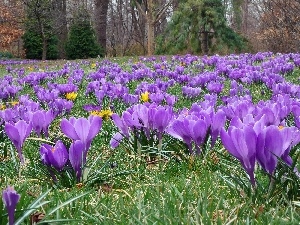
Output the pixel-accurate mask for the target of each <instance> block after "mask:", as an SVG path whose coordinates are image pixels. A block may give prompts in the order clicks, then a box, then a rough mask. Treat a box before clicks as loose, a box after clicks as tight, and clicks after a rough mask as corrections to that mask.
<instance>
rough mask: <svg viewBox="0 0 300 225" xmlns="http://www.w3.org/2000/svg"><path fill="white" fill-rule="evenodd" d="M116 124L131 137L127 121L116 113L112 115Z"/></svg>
mask: <svg viewBox="0 0 300 225" xmlns="http://www.w3.org/2000/svg"><path fill="white" fill-rule="evenodd" d="M111 118H112V120H113V121H114V124H115V125H116V126H117V127H118V128H119V130H120V131H121V132H122V133H123V134H124V135H125V136H126V137H129V132H128V126H127V125H126V124H125V122H124V121H123V120H122V119H121V118H120V116H119V115H118V114H116V113H114V114H112V116H111Z"/></svg>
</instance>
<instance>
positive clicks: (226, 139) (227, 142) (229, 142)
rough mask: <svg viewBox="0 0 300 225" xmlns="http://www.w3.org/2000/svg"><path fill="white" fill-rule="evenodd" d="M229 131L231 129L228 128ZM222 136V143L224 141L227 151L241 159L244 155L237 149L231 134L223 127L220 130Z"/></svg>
mask: <svg viewBox="0 0 300 225" xmlns="http://www.w3.org/2000/svg"><path fill="white" fill-rule="evenodd" d="M229 129H232V127H229ZM228 132H229V130H228ZM220 137H221V140H222V143H223V145H224V147H225V148H226V149H227V151H228V152H229V153H230V154H231V155H233V156H234V157H236V158H237V159H239V160H241V159H242V156H241V155H240V153H239V152H238V151H237V149H236V147H235V145H234V144H233V141H232V138H231V137H230V136H229V134H228V133H227V132H226V131H225V129H224V128H222V129H221V131H220Z"/></svg>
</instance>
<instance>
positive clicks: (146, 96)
mask: <svg viewBox="0 0 300 225" xmlns="http://www.w3.org/2000/svg"><path fill="white" fill-rule="evenodd" d="M141 100H142V102H149V92H148V91H145V92H144V93H141Z"/></svg>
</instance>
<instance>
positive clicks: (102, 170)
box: [0, 58, 300, 225]
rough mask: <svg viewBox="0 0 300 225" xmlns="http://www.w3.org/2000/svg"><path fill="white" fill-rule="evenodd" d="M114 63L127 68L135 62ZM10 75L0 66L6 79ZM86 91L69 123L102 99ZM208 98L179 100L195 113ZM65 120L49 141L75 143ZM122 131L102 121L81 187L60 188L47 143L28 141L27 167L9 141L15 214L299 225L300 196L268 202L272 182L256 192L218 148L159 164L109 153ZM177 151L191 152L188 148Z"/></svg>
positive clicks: (0, 170) (66, 219)
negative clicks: (45, 153) (43, 154)
mask: <svg viewBox="0 0 300 225" xmlns="http://www.w3.org/2000/svg"><path fill="white" fill-rule="evenodd" d="M113 60H114V62H117V63H120V64H122V63H123V64H124V65H125V66H126V64H125V62H127V60H128V59H127V58H126V59H125V58H123V59H113ZM61 63H62V62H61ZM86 70H87V71H88V70H90V68H88V67H86ZM4 73H5V71H4V69H3V68H1V67H0V77H1V75H3V74H4ZM298 77H299V69H298V70H296V71H295V72H294V73H292V74H291V75H289V76H287V79H289V81H291V82H295V83H296V82H297V81H298V82H299V79H298ZM86 84H87V83H86V82H83V84H82V88H81V89H80V90H79V92H78V98H77V99H76V101H75V102H74V108H73V109H72V111H71V114H70V115H68V116H75V117H80V116H84V117H87V115H88V114H87V112H84V111H83V110H82V106H83V105H85V104H92V103H95V98H93V97H87V96H86V95H85V93H84V91H85V85H86ZM137 85H138V82H135V81H131V82H130V83H129V84H128V86H129V87H130V88H131V90H133V89H134V88H135V87H136V86H137ZM229 86H230V84H229V83H228V82H225V89H224V92H226V93H228V91H229ZM247 88H249V90H250V91H251V92H252V93H253V94H254V95H253V96H254V102H257V101H259V100H260V99H268V98H269V97H270V96H271V93H270V91H269V90H267V88H266V87H265V86H264V85H261V84H251V85H249V87H247ZM262 90H263V91H264V93H265V95H263V96H262V95H261V93H262V92H261V91H262ZM22 93H30V94H31V95H32V94H33V91H32V89H31V88H30V87H26V88H25V90H24V91H23V92H22ZM168 93H170V94H174V95H178V96H179V93H181V86H180V85H175V86H173V87H172V88H170V89H169V90H168ZM179 97H180V96H179ZM202 98H203V94H201V96H199V98H197V99H193V100H192V99H184V98H180V99H179V101H178V102H177V104H176V108H177V109H180V108H182V107H187V108H189V107H190V106H191V104H192V103H193V102H195V101H199V100H201V99H202ZM115 105H116V106H117V107H116V111H117V112H118V113H121V112H122V111H123V110H125V109H126V107H125V105H122V104H120V103H119V102H117V101H116V102H115ZM60 119H61V118H57V119H56V120H55V121H54V122H53V124H52V125H51V127H50V136H51V138H50V140H52V141H54V140H55V139H62V140H64V141H66V142H67V143H68V145H69V144H70V141H68V140H67V138H66V137H64V136H63V134H62V133H61V131H60V128H59V124H60ZM116 131H117V129H116V127H114V126H113V123H112V121H103V125H102V130H101V132H100V134H99V135H97V137H96V138H95V139H94V141H93V144H92V147H91V149H90V151H89V153H88V161H87V167H88V168H89V169H90V170H89V172H87V179H86V180H85V181H84V182H83V183H82V184H75V182H74V183H72V182H69V183H68V182H63V180H68V178H66V177H64V178H62V180H61V182H58V183H57V184H54V183H53V181H52V178H51V176H50V174H49V171H47V169H45V167H44V166H43V165H42V163H41V162H40V156H39V146H40V144H41V143H42V142H43V141H41V140H36V139H28V140H27V141H26V142H25V144H24V153H25V157H26V159H27V163H26V164H25V165H23V166H21V165H20V164H19V162H18V159H17V158H16V152H15V149H14V147H13V146H12V145H11V143H10V141H9V140H8V139H2V141H3V143H4V144H5V146H6V147H7V156H6V157H3V153H4V147H2V148H1V151H0V155H1V159H0V187H1V189H2V190H3V189H4V188H6V186H7V185H8V184H9V185H13V186H14V188H15V189H16V190H17V191H18V192H19V193H20V194H21V200H20V202H19V204H18V207H17V211H16V218H20V221H21V220H22V221H23V222H22V223H21V224H30V215H32V214H33V213H44V214H45V217H44V220H45V221H48V222H49V223H48V224H120V225H123V224H134V225H135V224H143V225H144V224H149V225H150V224H151V225H152V224H161V225H165V224H183V225H188V224H205V225H206V224H220V225H221V224H262V225H265V224H279V225H281V224H295V225H296V224H299V221H300V206H299V205H297V204H295V203H293V200H294V201H299V196H298V197H297V196H296V197H295V198H293V199H289V198H288V197H289V196H287V195H285V193H284V191H285V189H284V188H282V192H276V195H273V196H268V187H269V183H268V178H267V176H266V175H265V174H263V173H257V177H256V179H257V181H258V184H259V186H258V187H257V188H256V189H253V187H251V185H250V182H249V181H248V178H247V175H246V173H245V172H244V170H243V169H242V166H241V165H240V163H239V162H238V161H237V160H236V159H234V158H233V157H231V156H230V155H229V154H228V153H226V151H225V150H224V148H223V146H222V145H221V143H220V142H219V141H218V142H217V144H216V146H215V147H214V148H213V149H212V150H211V151H209V152H208V153H207V154H205V155H203V156H202V157H198V158H196V157H190V156H188V157H186V158H180V157H178V156H176V157H175V156H174V157H171V158H170V159H169V160H160V161H157V162H154V163H153V162H151V161H149V160H143V159H141V158H138V157H137V156H136V155H133V154H129V153H128V152H129V150H128V149H126V146H124V147H123V148H122V147H120V148H118V149H116V150H112V149H110V148H108V145H109V141H110V138H111V136H112V135H113V134H114V133H115V132H116ZM175 144H178V143H174V146H175ZM176 146H180V148H182V149H181V150H182V151H183V150H184V145H180V144H178V145H176ZM297 149H299V147H297ZM70 176H74V175H72V174H70ZM69 180H72V179H71V178H70V179H69ZM279 189H280V188H279ZM280 190H281V189H280ZM39 196H41V198H39ZM285 197H286V198H285ZM36 200H38V201H36ZM1 201H2V200H0V224H5V223H6V222H7V220H6V216H7V215H6V213H5V210H4V208H3V204H2V202H1ZM24 215H25V216H24ZM44 224H45V223H44Z"/></svg>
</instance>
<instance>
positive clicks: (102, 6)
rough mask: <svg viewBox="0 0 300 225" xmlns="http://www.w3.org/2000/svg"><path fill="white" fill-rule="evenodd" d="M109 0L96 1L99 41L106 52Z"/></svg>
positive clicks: (96, 22)
mask: <svg viewBox="0 0 300 225" xmlns="http://www.w3.org/2000/svg"><path fill="white" fill-rule="evenodd" d="M108 4H109V0H96V1H95V24H96V35H97V41H98V43H99V44H100V45H101V47H102V48H103V50H104V52H105V53H106V27H107V10H108Z"/></svg>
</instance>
